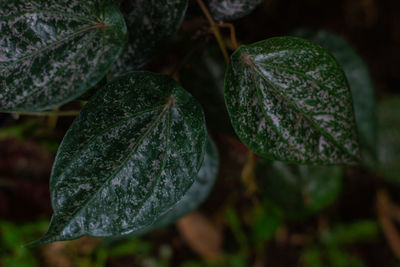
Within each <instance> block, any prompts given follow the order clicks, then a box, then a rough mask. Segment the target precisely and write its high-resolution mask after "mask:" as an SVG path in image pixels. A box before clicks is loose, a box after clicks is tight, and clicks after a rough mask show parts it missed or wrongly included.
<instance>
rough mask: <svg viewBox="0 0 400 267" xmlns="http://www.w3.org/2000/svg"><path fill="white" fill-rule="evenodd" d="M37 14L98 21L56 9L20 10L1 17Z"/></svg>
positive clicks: (12, 17) (6, 18)
mask: <svg viewBox="0 0 400 267" xmlns="http://www.w3.org/2000/svg"><path fill="white" fill-rule="evenodd" d="M36 14H44V15H57V16H60V17H67V18H71V19H78V20H82V21H85V22H89V23H93V24H95V23H96V22H95V21H94V20H91V19H88V18H85V17H82V16H77V15H73V14H69V13H65V12H63V11H60V10H56V9H43V10H30V11H24V12H18V13H16V14H13V15H9V16H5V17H0V21H6V20H10V19H15V18H17V17H24V16H27V15H36Z"/></svg>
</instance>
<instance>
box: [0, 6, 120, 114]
mask: <svg viewBox="0 0 400 267" xmlns="http://www.w3.org/2000/svg"><path fill="white" fill-rule="evenodd" d="M0 32H1V36H0V111H34V110H43V109H48V108H52V107H56V106H59V105H61V104H64V103H66V102H68V101H70V100H72V99H74V98H76V97H78V96H79V95H81V94H83V93H84V92H85V91H86V90H88V89H89V88H90V87H92V86H94V85H95V84H96V83H97V82H98V81H100V80H101V79H102V78H103V76H104V75H105V73H106V72H107V71H108V69H109V68H110V66H111V65H112V63H113V62H115V60H116V59H117V57H118V56H119V54H120V52H121V51H122V48H123V47H124V45H125V43H126V41H127V32H126V26H125V22H124V19H123V17H122V14H121V13H120V12H119V10H118V8H117V7H116V6H114V5H113V4H110V3H109V2H108V1H101V0H97V1H80V0H61V1H59V0H57V1H55V0H52V1H48V0H46V1H44V0H29V1H25V0H5V1H1V2H0Z"/></svg>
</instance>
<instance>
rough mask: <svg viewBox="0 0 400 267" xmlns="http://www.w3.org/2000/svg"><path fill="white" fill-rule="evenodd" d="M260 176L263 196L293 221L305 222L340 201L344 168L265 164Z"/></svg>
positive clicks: (258, 169)
mask: <svg viewBox="0 0 400 267" xmlns="http://www.w3.org/2000/svg"><path fill="white" fill-rule="evenodd" d="M256 173H257V180H258V181H259V184H260V188H261V190H262V195H263V196H264V197H265V198H266V199H268V200H269V201H271V202H273V203H275V204H276V205H277V206H279V207H280V208H281V209H282V210H283V211H284V214H285V216H286V217H288V218H289V219H292V220H303V219H305V218H307V217H308V216H309V215H312V214H314V213H316V212H318V211H320V210H321V209H323V208H325V207H326V206H327V205H329V204H330V203H331V202H332V201H334V200H335V199H336V197H337V196H338V194H339V192H340V189H341V185H342V175H343V168H342V167H338V166H306V165H296V164H288V163H284V162H267V161H262V162H260V163H259V164H258V165H257V167H256Z"/></svg>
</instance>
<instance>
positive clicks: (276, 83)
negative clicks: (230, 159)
mask: <svg viewBox="0 0 400 267" xmlns="http://www.w3.org/2000/svg"><path fill="white" fill-rule="evenodd" d="M225 101H226V104H227V107H228V113H229V115H230V117H231V121H232V125H233V128H234V129H235V131H236V133H237V135H238V136H239V138H240V139H241V141H242V142H244V143H245V144H246V145H247V146H248V147H249V148H250V149H251V150H253V151H254V152H256V153H258V154H260V155H261V156H264V157H267V158H270V159H274V160H280V161H288V162H296V163H307V164H338V163H355V162H357V161H358V160H359V147H358V142H357V133H356V126H355V122H354V114H353V104H352V100H351V94H350V90H349V88H348V84H347V81H346V77H345V75H344V73H343V70H342V68H341V67H340V65H339V64H338V63H337V61H336V60H335V59H334V58H333V57H332V56H331V55H330V54H329V53H328V52H327V51H326V50H324V49H323V48H321V47H319V46H317V45H315V44H313V43H311V42H309V41H306V40H303V39H300V38H294V37H278V38H271V39H268V40H265V41H261V42H258V43H255V44H252V45H247V46H241V47H240V48H239V49H238V50H237V51H236V52H235V53H234V54H233V55H232V56H231V63H230V64H229V66H228V70H227V73H226V76H225Z"/></svg>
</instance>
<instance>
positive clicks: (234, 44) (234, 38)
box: [218, 21, 239, 50]
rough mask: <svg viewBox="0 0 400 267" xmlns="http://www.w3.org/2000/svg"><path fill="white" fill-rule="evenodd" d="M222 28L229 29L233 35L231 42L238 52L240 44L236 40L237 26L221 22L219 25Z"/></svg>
mask: <svg viewBox="0 0 400 267" xmlns="http://www.w3.org/2000/svg"><path fill="white" fill-rule="evenodd" d="M218 25H219V26H220V27H224V28H228V29H229V31H230V33H231V42H232V45H233V48H234V50H237V49H238V48H239V44H238V41H237V38H236V29H235V26H234V25H233V24H232V23H227V22H223V21H220V22H219V24H218Z"/></svg>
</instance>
